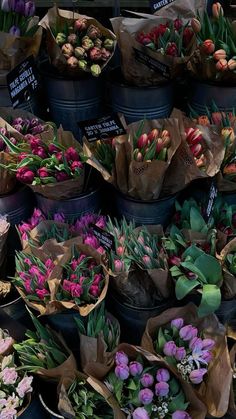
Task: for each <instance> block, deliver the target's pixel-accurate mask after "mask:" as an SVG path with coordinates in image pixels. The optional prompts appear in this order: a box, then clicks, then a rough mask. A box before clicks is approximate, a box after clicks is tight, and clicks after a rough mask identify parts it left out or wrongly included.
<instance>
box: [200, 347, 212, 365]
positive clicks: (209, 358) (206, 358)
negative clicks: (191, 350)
mask: <svg viewBox="0 0 236 419" xmlns="http://www.w3.org/2000/svg"><path fill="white" fill-rule="evenodd" d="M201 359H202V360H203V361H205V362H206V363H207V364H209V362H211V361H212V359H213V355H212V353H211V352H209V351H205V350H204V351H202V353H201Z"/></svg>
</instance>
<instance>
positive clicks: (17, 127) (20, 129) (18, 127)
mask: <svg viewBox="0 0 236 419" xmlns="http://www.w3.org/2000/svg"><path fill="white" fill-rule="evenodd" d="M12 126H13V128H15V130H16V131H18V132H22V131H23V126H22V125H20V124H16V125H13V124H12Z"/></svg>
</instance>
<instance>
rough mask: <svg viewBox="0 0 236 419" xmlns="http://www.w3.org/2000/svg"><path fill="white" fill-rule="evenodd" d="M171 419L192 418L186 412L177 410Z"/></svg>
mask: <svg viewBox="0 0 236 419" xmlns="http://www.w3.org/2000/svg"><path fill="white" fill-rule="evenodd" d="M171 419H191V416H190V415H189V414H188V413H187V412H185V411H184V410H176V411H175V412H174V413H172V416H171Z"/></svg>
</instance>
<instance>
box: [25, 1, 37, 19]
mask: <svg viewBox="0 0 236 419" xmlns="http://www.w3.org/2000/svg"><path fill="white" fill-rule="evenodd" d="M24 14H25V17H31V16H34V14H35V3H34V1H27V2H26V3H25V13H24Z"/></svg>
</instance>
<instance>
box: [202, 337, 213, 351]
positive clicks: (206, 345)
mask: <svg viewBox="0 0 236 419" xmlns="http://www.w3.org/2000/svg"><path fill="white" fill-rule="evenodd" d="M214 346H215V341H214V340H213V339H203V341H202V349H206V350H208V351H209V350H211V349H213V348H214Z"/></svg>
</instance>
